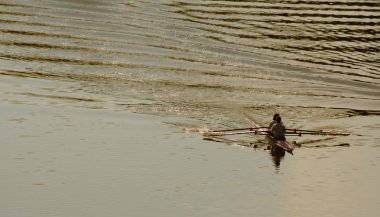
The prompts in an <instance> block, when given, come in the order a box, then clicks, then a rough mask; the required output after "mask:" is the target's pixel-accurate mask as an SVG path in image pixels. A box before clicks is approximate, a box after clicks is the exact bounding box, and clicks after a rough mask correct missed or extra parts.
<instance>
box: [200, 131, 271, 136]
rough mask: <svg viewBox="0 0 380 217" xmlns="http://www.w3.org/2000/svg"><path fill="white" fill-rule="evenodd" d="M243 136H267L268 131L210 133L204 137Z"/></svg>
mask: <svg viewBox="0 0 380 217" xmlns="http://www.w3.org/2000/svg"><path fill="white" fill-rule="evenodd" d="M241 134H255V135H267V134H268V131H255V130H253V131H244V132H231V133H229V132H208V133H205V134H204V135H206V136H230V135H241Z"/></svg>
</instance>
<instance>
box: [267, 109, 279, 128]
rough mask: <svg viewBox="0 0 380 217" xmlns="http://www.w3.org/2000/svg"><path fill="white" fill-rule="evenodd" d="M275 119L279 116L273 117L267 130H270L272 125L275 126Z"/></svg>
mask: <svg viewBox="0 0 380 217" xmlns="http://www.w3.org/2000/svg"><path fill="white" fill-rule="evenodd" d="M277 117H280V114H278V113H276V114H274V115H273V120H272V122H270V124H269V127H268V130H271V129H272V127H273V125H275V124H276V123H277V121H276V118H277Z"/></svg>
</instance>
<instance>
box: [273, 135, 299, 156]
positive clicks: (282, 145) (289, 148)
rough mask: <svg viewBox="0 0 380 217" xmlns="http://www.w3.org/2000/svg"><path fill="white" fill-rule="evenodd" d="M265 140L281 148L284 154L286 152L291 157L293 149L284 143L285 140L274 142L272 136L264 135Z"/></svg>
mask: <svg viewBox="0 0 380 217" xmlns="http://www.w3.org/2000/svg"><path fill="white" fill-rule="evenodd" d="M266 138H267V139H268V140H269V141H271V143H272V145H275V146H277V147H279V148H282V149H284V150H285V151H286V152H288V153H289V154H292V155H293V148H292V146H291V145H290V144H289V143H288V142H287V141H286V140H276V139H275V138H273V136H271V135H266Z"/></svg>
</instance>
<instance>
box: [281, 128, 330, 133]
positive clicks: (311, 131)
mask: <svg viewBox="0 0 380 217" xmlns="http://www.w3.org/2000/svg"><path fill="white" fill-rule="evenodd" d="M286 131H291V132H308V133H319V132H323V130H299V129H286Z"/></svg>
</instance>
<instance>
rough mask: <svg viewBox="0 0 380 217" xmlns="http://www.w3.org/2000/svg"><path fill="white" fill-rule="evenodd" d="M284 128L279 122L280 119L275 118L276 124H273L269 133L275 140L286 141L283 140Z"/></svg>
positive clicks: (278, 117)
mask: <svg viewBox="0 0 380 217" xmlns="http://www.w3.org/2000/svg"><path fill="white" fill-rule="evenodd" d="M285 129H286V128H285V126H284V124H283V123H282V122H281V117H280V116H277V117H276V124H274V125H273V126H272V128H271V132H272V135H273V138H274V139H276V140H286V139H285V131H286V130H285Z"/></svg>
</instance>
